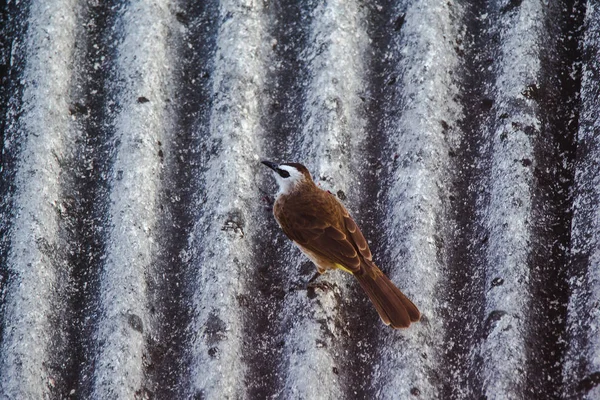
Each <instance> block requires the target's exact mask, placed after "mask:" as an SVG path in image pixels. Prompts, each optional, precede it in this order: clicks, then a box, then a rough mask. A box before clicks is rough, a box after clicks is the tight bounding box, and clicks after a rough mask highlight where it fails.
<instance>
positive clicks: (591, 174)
mask: <svg viewBox="0 0 600 400" xmlns="http://www.w3.org/2000/svg"><path fill="white" fill-rule="evenodd" d="M585 26H586V27H587V30H586V33H585V37H584V44H583V48H584V50H583V52H584V54H587V60H588V63H586V64H584V67H583V71H582V82H581V103H582V104H581V114H580V116H579V123H580V127H579V131H578V134H577V148H578V149H581V150H582V151H578V156H577V157H578V158H577V163H576V170H575V187H574V199H573V220H572V228H571V229H572V230H571V234H572V251H571V256H572V261H571V274H570V275H569V276H570V281H569V285H570V288H571V290H572V296H571V298H570V301H569V308H568V320H567V332H568V334H567V335H566V339H567V340H568V343H569V347H568V349H567V353H566V355H565V364H564V367H563V382H564V383H565V386H564V388H563V396H564V398H568V397H570V396H572V395H573V393H576V392H577V391H578V390H582V389H583V390H582V393H580V395H581V398H583V399H590V400H592V399H598V398H600V386H598V385H596V386H595V387H594V388H592V389H591V390H589V391H588V392H587V393H586V392H585V390H586V389H585V388H583V387H579V386H580V384H581V382H582V381H583V380H584V379H585V378H589V375H590V374H592V373H597V372H598V371H600V308H599V307H598V304H600V135H599V133H600V112H599V110H600V96H599V94H600V88H599V87H598V81H597V79H598V76H599V75H598V73H599V72H600V51H599V48H598V43H600V6H599V5H598V4H596V3H594V2H588V3H587V9H586V17H585Z"/></svg>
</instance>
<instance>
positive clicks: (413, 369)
mask: <svg viewBox="0 0 600 400" xmlns="http://www.w3.org/2000/svg"><path fill="white" fill-rule="evenodd" d="M400 13H401V10H396V14H400ZM461 15H462V10H461V9H460V8H459V6H458V5H457V4H456V3H452V5H451V6H448V5H447V4H446V2H438V1H414V2H410V3H409V4H408V6H407V8H406V15H405V21H406V22H405V23H404V25H403V26H402V34H401V36H400V37H398V38H397V39H395V40H393V41H392V46H394V47H393V51H395V52H397V53H399V54H401V55H402V58H401V62H400V64H399V65H398V71H397V72H396V73H397V74H398V76H399V78H400V79H398V82H397V84H396V85H397V89H396V90H397V92H398V93H400V95H398V97H400V99H399V100H398V99H395V101H397V102H398V103H399V104H400V105H401V107H402V108H401V115H400V117H399V119H396V118H397V117H396V116H395V113H393V114H389V113H388V115H391V116H390V117H388V118H389V119H390V120H389V121H388V122H386V124H385V126H386V132H385V136H386V137H387V138H389V139H388V140H389V143H390V147H392V149H393V150H392V151H395V152H396V154H395V155H390V158H392V157H393V158H396V156H397V160H396V161H395V162H397V163H398V167H397V168H396V169H392V172H393V177H392V178H391V182H390V188H389V191H388V192H387V199H386V203H387V204H386V207H385V209H386V210H388V211H387V212H388V215H389V218H388V219H387V221H386V224H385V230H386V236H387V240H386V248H387V249H390V250H389V251H390V252H392V251H393V253H392V254H391V265H390V267H391V273H390V279H391V280H392V281H394V282H396V283H397V285H398V287H399V288H400V290H402V291H403V292H404V293H405V294H406V295H407V296H408V297H409V298H410V299H412V301H413V302H414V303H415V304H416V306H417V307H418V308H419V309H420V311H421V312H422V314H423V315H424V317H423V320H422V321H421V322H418V323H416V324H413V325H411V326H410V328H409V329H407V330H405V331H400V332H393V331H387V332H385V331H384V332H383V342H384V343H385V344H384V345H383V348H385V351H382V352H381V353H382V354H381V362H380V364H379V365H378V366H377V368H376V370H375V373H376V376H377V381H378V385H377V386H378V387H381V388H383V389H381V391H380V392H379V393H378V395H379V396H380V398H382V399H399V398H402V399H404V398H411V397H413V394H412V393H411V391H413V390H414V389H416V390H418V391H419V392H420V393H421V396H422V397H423V398H428V399H429V398H438V397H439V396H440V393H439V392H438V388H437V386H436V384H435V380H434V379H433V377H434V376H435V374H437V372H436V371H437V370H438V369H439V368H443V367H441V366H439V365H438V362H439V360H438V359H437V356H438V355H439V354H440V353H441V352H442V349H443V348H444V346H446V345H447V344H445V343H443V339H444V329H443V326H442V323H441V321H442V319H441V315H440V314H439V310H440V309H441V308H442V307H443V305H442V304H440V296H439V294H438V289H439V285H440V276H441V274H442V270H443V265H442V260H441V259H440V255H439V254H438V249H437V247H436V245H435V242H434V240H435V238H436V237H438V236H442V238H443V235H444V232H443V230H442V229H441V226H440V221H441V220H444V219H446V218H447V216H446V215H444V208H445V206H444V200H443V199H444V198H447V197H448V196H447V193H446V192H445V189H444V188H445V187H446V186H448V185H447V182H446V180H447V179H448V178H447V176H448V170H449V168H450V165H449V159H448V150H449V148H448V143H447V142H446V138H445V135H444V132H443V128H442V125H441V123H440V121H442V120H443V121H446V122H447V123H448V125H450V126H455V125H456V122H457V120H459V119H460V117H461V115H462V110H461V107H460V106H459V105H458V104H457V103H456V101H455V98H456V94H457V93H458V88H457V86H456V83H455V82H454V77H453V76H452V75H451V74H450V73H449V71H453V70H454V71H456V70H457V69H458V65H459V61H458V59H457V57H456V52H455V51H454V49H453V44H452V43H451V42H450V41H448V40H446V39H445V38H446V37H453V38H454V37H460V33H459V32H458V30H459V26H458V25H459V23H460V21H461ZM396 58H398V56H396ZM392 107H394V106H393V105H392ZM386 161H387V160H386ZM390 163H391V160H390ZM387 165H389V164H387Z"/></svg>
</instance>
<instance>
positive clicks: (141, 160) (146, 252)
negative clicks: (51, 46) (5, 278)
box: [92, 0, 171, 399]
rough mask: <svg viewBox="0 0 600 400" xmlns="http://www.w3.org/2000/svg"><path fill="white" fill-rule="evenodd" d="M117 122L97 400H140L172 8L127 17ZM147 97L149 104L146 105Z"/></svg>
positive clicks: (133, 8) (144, 3)
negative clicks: (104, 399) (137, 392)
mask: <svg viewBox="0 0 600 400" xmlns="http://www.w3.org/2000/svg"><path fill="white" fill-rule="evenodd" d="M120 19H121V22H120V23H118V25H117V26H122V27H123V28H124V32H123V33H122V39H121V41H120V42H119V44H118V49H117V50H118V55H117V59H116V69H117V70H116V75H117V79H116V82H119V84H118V85H115V86H113V87H111V90H112V91H114V92H117V104H118V105H119V106H120V111H119V113H118V115H116V116H115V120H114V127H115V138H116V140H117V143H118V145H117V149H116V151H117V154H116V159H115V162H114V165H113V170H112V173H113V181H112V188H111V196H110V209H109V218H110V220H109V224H110V233H109V235H108V239H107V244H106V261H105V264H104V266H103V269H102V272H101V275H100V282H101V283H100V315H99V318H98V320H99V322H98V326H97V332H96V334H95V338H94V340H95V342H96V345H97V346H98V347H97V349H96V355H95V359H96V362H95V365H96V371H95V374H94V387H93V396H92V397H93V398H97V399H101V398H121V399H133V398H134V397H135V394H136V391H138V390H140V389H141V388H142V385H143V381H142V379H143V352H144V345H145V337H152V336H153V335H152V332H149V330H150V329H149V328H150V321H149V318H150V316H149V311H148V305H147V297H146V296H147V293H146V290H147V284H146V281H147V279H149V275H150V272H151V265H152V263H153V261H154V260H155V258H156V253H157V251H158V249H157V246H156V241H155V235H156V232H155V228H156V222H157V221H156V220H157V212H158V210H157V207H158V204H157V196H158V191H159V189H160V177H161V168H162V165H161V160H160V158H159V157H158V150H159V145H158V142H159V141H161V140H164V139H163V136H164V135H165V131H166V130H168V129H169V126H167V124H168V121H169V115H168V112H167V110H166V104H167V103H166V100H167V98H168V97H169V93H168V85H169V78H170V67H169V59H168V57H167V37H168V26H169V25H168V24H169V21H170V20H171V12H170V10H169V3H168V2H163V1H150V0H137V1H131V2H129V3H128V4H127V6H126V7H125V8H124V9H123V11H122V15H121V16H120ZM142 96H143V97H145V98H146V99H148V100H149V101H148V102H139V101H138V98H140V97H142Z"/></svg>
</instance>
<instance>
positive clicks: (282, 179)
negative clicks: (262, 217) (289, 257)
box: [262, 161, 420, 328]
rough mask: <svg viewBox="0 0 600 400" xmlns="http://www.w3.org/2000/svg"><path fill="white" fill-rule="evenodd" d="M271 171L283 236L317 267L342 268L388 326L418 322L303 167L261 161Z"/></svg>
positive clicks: (343, 213) (346, 217)
mask: <svg viewBox="0 0 600 400" xmlns="http://www.w3.org/2000/svg"><path fill="white" fill-rule="evenodd" d="M262 163H263V164H264V165H266V166H267V167H269V168H271V169H272V170H273V172H274V176H275V179H276V180H277V183H278V184H279V192H278V193H277V199H276V200H275V205H274V207H273V214H275V219H276V220H277V223H278V224H279V226H281V229H283V232H284V233H285V234H286V235H287V237H289V238H290V239H291V240H292V241H293V242H294V244H296V245H297V246H298V247H299V248H300V250H302V252H303V253H304V254H306V255H307V256H308V258H310V259H311V261H312V262H313V263H314V264H315V265H316V266H317V270H318V271H319V273H323V272H325V271H326V270H328V269H341V270H343V271H346V272H348V273H350V274H352V275H353V276H355V277H356V279H358V282H359V283H360V285H361V286H362V288H363V289H364V291H365V292H366V293H367V295H368V296H369V299H370V300H371V302H373V305H374V306H375V308H376V309H377V312H378V313H379V316H380V317H381V319H382V320H383V322H384V323H385V324H386V325H390V326H391V327H393V328H406V327H408V326H409V325H410V323H411V322H416V321H418V320H419V318H420V313H419V310H418V309H417V307H416V306H415V305H414V304H413V303H412V302H411V301H410V300H409V299H408V298H407V297H406V296H405V295H404V294H403V293H402V292H401V291H400V290H399V289H398V288H397V287H396V286H395V285H394V284H393V283H392V281H390V279H389V278H388V277H387V276H385V275H384V274H383V272H381V270H380V269H379V268H377V266H376V265H375V263H374V262H373V260H372V255H371V250H369V245H368V244H367V241H366V240H365V238H364V236H363V235H362V233H361V232H360V229H358V226H357V225H356V223H355V222H354V220H353V219H352V217H351V216H350V214H349V213H348V211H347V210H346V208H345V207H344V206H343V205H342V204H341V203H340V202H339V201H338V200H337V199H336V198H335V197H334V196H333V195H332V194H331V193H329V192H327V191H325V190H322V189H320V188H319V187H317V185H316V184H315V183H314V182H313V180H312V177H311V176H310V172H308V170H307V169H306V167H305V166H304V165H302V164H297V163H285V164H275V163H272V162H269V161H263V162H262Z"/></svg>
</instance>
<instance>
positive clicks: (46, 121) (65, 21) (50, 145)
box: [0, 0, 76, 399]
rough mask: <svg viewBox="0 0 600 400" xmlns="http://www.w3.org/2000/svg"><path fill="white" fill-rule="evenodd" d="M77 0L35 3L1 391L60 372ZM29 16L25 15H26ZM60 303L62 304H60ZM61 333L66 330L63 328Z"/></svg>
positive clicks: (38, 385) (40, 388)
mask: <svg viewBox="0 0 600 400" xmlns="http://www.w3.org/2000/svg"><path fill="white" fill-rule="evenodd" d="M75 4H76V1H74V0H54V1H49V0H48V1H47V0H43V1H38V2H33V4H31V6H30V7H31V8H30V15H29V20H28V22H27V24H28V26H29V30H28V32H27V38H26V52H27V56H26V57H25V59H26V60H27V65H26V67H25V70H24V72H23V76H22V82H23V84H24V91H23V109H24V112H23V115H22V117H21V119H20V124H21V126H20V132H19V133H18V136H20V138H21V140H22V143H23V145H22V148H21V153H20V157H19V158H20V161H19V164H18V169H17V173H16V182H15V186H16V187H17V188H19V189H18V191H17V194H16V196H15V207H16V210H15V219H14V221H13V227H12V234H11V238H10V242H11V243H10V252H9V254H8V260H7V262H8V265H7V267H8V270H9V271H10V272H11V279H10V284H9V286H8V287H7V288H6V289H5V290H6V291H7V293H8V295H7V297H6V311H5V312H6V314H5V319H6V320H5V321H4V326H5V327H6V330H5V332H4V337H3V341H2V344H1V347H0V356H1V359H0V376H1V377H2V380H1V381H0V383H1V384H2V386H1V387H0V392H1V393H3V394H4V395H5V396H8V397H9V398H14V399H42V398H46V397H47V396H49V392H50V387H51V384H52V383H53V379H54V378H53V376H52V375H51V371H50V369H49V368H48V367H47V366H48V365H50V364H51V362H50V357H52V356H53V355H52V353H51V352H52V350H54V349H53V348H52V347H53V344H52V340H53V339H54V338H55V335H56V334H57V333H56V332H55V330H56V327H55V324H54V322H53V319H54V318H56V317H57V315H56V314H58V313H60V308H61V307H63V306H64V305H61V304H60V303H59V300H58V299H57V298H56V293H55V291H56V290H57V289H58V288H59V287H60V286H61V282H58V281H57V278H58V273H59V271H60V270H59V269H60V268H64V267H65V266H64V265H63V264H62V261H63V260H61V259H60V258H59V252H58V250H59V249H60V248H61V247H62V245H61V243H60V239H59V235H58V232H59V217H60V215H59V207H60V204H61V201H62V200H61V197H60V190H61V188H60V183H59V178H60V172H61V168H62V166H61V160H62V159H63V157H64V152H65V151H66V149H65V143H64V142H65V140H67V139H66V136H67V135H68V134H69V132H70V131H71V127H70V123H69V114H68V112H69V106H68V101H69V99H68V92H69V90H68V89H69V83H70V81H71V73H72V70H71V64H72V61H73V48H74V42H75V37H74V29H75V11H74V9H75ZM24 23H25V22H24ZM57 307H58V308H59V309H56V308H57ZM58 334H60V333H58Z"/></svg>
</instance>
